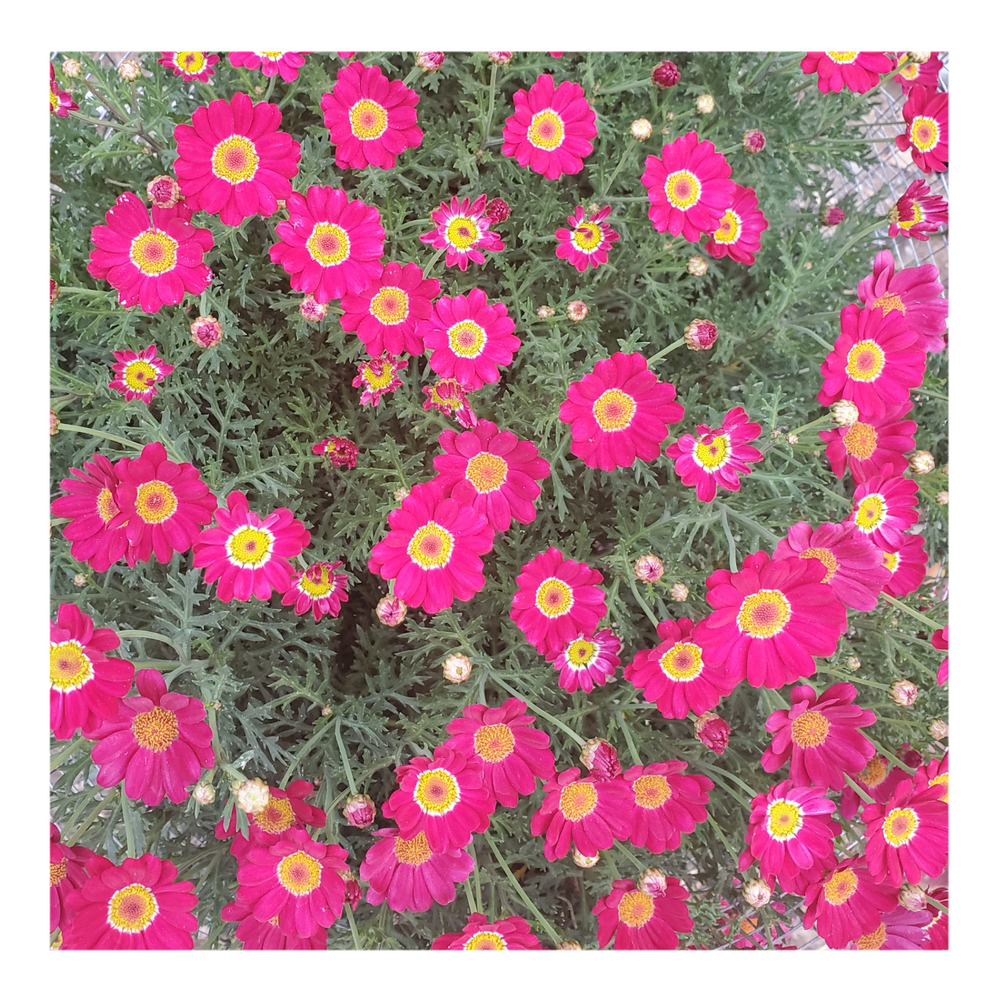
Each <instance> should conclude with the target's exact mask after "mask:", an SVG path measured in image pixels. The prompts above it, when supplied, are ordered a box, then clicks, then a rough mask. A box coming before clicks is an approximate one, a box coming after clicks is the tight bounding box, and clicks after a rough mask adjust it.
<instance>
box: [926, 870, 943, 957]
mask: <svg viewBox="0 0 1000 1000" xmlns="http://www.w3.org/2000/svg"><path fill="white" fill-rule="evenodd" d="M927 895H928V896H930V897H931V899H936V900H937V901H938V902H939V903H941V905H942V906H947V905H948V886H946V885H939V886H937V887H936V888H934V889H931V890H930V891H929V892H928V893H927ZM927 909H928V910H933V911H934V914H933V916H932V917H931V922H930V923H929V924H928V925H927V928H926V930H927V934H928V937H929V938H930V941H929V943H928V944H927V945H926V946H925V947H926V948H927V950H928V951H947V950H948V914H947V913H945V911H944V910H939V909H938V908H937V907H936V906H934V905H933V904H928V906H927Z"/></svg>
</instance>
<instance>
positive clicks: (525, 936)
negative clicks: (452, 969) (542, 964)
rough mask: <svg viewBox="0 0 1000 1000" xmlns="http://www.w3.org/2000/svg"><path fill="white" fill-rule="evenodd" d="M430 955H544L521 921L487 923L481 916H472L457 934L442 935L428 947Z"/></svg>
mask: <svg viewBox="0 0 1000 1000" xmlns="http://www.w3.org/2000/svg"><path fill="white" fill-rule="evenodd" d="M431 950H432V951H544V949H543V948H542V945H541V943H540V942H539V940H538V938H536V937H535V935H534V934H532V933H531V926H530V925H529V924H528V921H527V920H525V919H524V918H523V917H507V918H506V919H504V920H498V921H496V922H495V923H487V920H486V916H485V915H484V914H482V913H473V914H472V915H471V916H470V917H469V920H468V923H467V924H466V925H465V927H464V928H463V929H462V932H461V933H460V934H442V935H441V936H440V937H439V938H436V939H435V940H434V941H433V942H432V943H431Z"/></svg>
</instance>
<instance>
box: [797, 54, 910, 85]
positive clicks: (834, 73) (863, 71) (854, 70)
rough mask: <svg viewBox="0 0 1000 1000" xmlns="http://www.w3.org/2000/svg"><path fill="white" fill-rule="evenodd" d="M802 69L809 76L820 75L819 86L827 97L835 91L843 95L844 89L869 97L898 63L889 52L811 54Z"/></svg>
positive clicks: (807, 56)
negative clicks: (884, 76)
mask: <svg viewBox="0 0 1000 1000" xmlns="http://www.w3.org/2000/svg"><path fill="white" fill-rule="evenodd" d="M800 65H801V67H802V72H803V73H805V74H806V76H809V75H810V74H811V73H816V74H818V80H817V83H818V85H819V89H820V90H821V91H822V92H823V93H824V94H829V93H830V91H831V90H832V91H833V92H834V93H835V94H839V93H840V92H841V91H842V90H843V89H844V87H847V89H848V90H853V91H854V92H855V93H858V94H867V93H868V91H869V90H872V89H874V88H875V87H877V86H878V83H879V80H880V79H881V76H882V74H883V73H888V72H889V70H891V69H892V68H893V67H894V66H895V65H896V60H895V59H894V58H893V57H892V56H890V55H888V54H887V53H885V52H807V53H806V55H805V58H804V59H803V60H802V62H801V63H800Z"/></svg>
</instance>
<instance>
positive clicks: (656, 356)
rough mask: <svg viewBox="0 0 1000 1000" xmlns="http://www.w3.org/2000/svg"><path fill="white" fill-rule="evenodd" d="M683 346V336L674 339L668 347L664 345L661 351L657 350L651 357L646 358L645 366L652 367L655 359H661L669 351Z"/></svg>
mask: <svg viewBox="0 0 1000 1000" xmlns="http://www.w3.org/2000/svg"><path fill="white" fill-rule="evenodd" d="M683 346H684V338H683V337H681V339H680V340H675V341H674V342H673V343H672V344H671V345H670V346H669V347H664V348H663V350H662V351H657V352H656V354H654V355H653V356H652V357H651V358H649V359H647V361H646V367H647V368H652V367H653V365H655V364H656V363H657V361H662V360H663V359H664V358H665V357H666V356H667V355H668V354H669V353H670V352H671V351H676V350H677V348H678V347H683Z"/></svg>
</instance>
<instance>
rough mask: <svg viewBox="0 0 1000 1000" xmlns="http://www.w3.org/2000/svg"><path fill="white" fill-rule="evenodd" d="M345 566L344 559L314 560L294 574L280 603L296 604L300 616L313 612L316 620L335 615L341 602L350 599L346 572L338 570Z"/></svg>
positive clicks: (296, 610) (338, 612)
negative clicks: (335, 560) (334, 560)
mask: <svg viewBox="0 0 1000 1000" xmlns="http://www.w3.org/2000/svg"><path fill="white" fill-rule="evenodd" d="M343 565H344V564H343V563H342V562H335V563H328V562H318V563H312V564H311V565H310V566H309V568H308V569H305V570H303V571H302V572H301V573H296V574H295V576H293V577H292V582H291V585H290V586H289V588H288V590H286V591H285V594H284V596H283V597H282V599H281V603H282V604H283V605H289V604H294V605H295V613H296V614H297V615H304V614H305V613H306V612H307V611H312V614H313V618H314V619H315V620H316V621H319V620H320V619H321V618H322V617H323V615H329V616H330V617H331V618H336V617H337V615H339V614H340V606H341V604H343V603H344V601H346V600H347V574H346V573H338V572H337V570H338V569H340V567H341V566H343Z"/></svg>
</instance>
